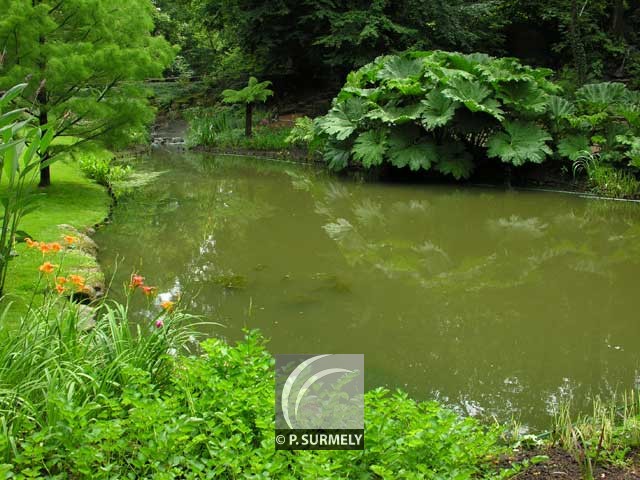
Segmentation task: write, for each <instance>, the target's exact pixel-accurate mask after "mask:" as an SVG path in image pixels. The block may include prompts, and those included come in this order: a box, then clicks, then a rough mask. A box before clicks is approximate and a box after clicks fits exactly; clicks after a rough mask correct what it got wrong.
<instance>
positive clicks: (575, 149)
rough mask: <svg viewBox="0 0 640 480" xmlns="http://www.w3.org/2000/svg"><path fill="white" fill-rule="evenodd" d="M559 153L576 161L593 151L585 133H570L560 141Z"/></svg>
mask: <svg viewBox="0 0 640 480" xmlns="http://www.w3.org/2000/svg"><path fill="white" fill-rule="evenodd" d="M558 153H559V154H560V156H562V157H565V158H568V159H569V160H571V161H572V162H575V161H576V160H577V159H578V158H580V157H583V156H585V155H588V154H589V153H591V148H590V145H589V140H588V139H587V137H585V136H584V135H580V134H577V135H569V136H568V137H565V138H563V139H562V140H560V142H558Z"/></svg>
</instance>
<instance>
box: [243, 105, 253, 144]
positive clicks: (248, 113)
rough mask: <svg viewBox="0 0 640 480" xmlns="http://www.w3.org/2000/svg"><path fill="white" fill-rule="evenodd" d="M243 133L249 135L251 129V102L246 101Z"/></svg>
mask: <svg viewBox="0 0 640 480" xmlns="http://www.w3.org/2000/svg"><path fill="white" fill-rule="evenodd" d="M244 120H245V125H244V134H245V135H246V136H247V137H250V136H251V134H252V131H253V103H247V111H246V113H245V118H244Z"/></svg>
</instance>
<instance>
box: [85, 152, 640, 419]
mask: <svg viewBox="0 0 640 480" xmlns="http://www.w3.org/2000/svg"><path fill="white" fill-rule="evenodd" d="M138 171H143V172H156V173H157V174H158V175H157V177H156V178H155V179H154V180H153V181H151V182H150V183H148V184H147V185H146V186H143V187H138V188H134V189H132V191H131V193H130V194H129V195H127V196H126V197H125V198H124V200H123V201H121V202H120V204H119V205H118V207H117V209H116V211H115V214H114V218H113V223H112V224H110V225H108V226H107V227H105V228H103V229H102V230H101V231H100V232H99V233H98V234H97V241H98V244H99V245H100V248H101V259H100V260H101V263H102V265H103V267H104V268H105V270H106V271H107V272H108V273H109V274H113V275H114V276H115V277H114V278H115V280H114V285H115V286H119V285H121V284H123V283H125V282H126V281H127V279H128V278H129V275H130V274H131V272H132V271H138V272H141V273H142V274H143V275H144V276H145V277H147V279H148V281H149V282H151V283H154V284H156V285H158V287H159V288H160V291H161V292H162V293H163V294H164V296H165V297H166V296H169V295H174V296H176V295H180V296H181V297H182V302H183V304H184V306H185V308H186V309H187V310H189V311H191V312H193V313H195V314H201V315H203V316H204V317H205V318H206V319H207V320H209V321H215V322H219V323H221V324H223V325H224V326H223V327H211V329H210V331H209V332H208V333H210V334H211V335H220V336H223V337H225V338H227V339H229V340H232V341H233V340H237V339H240V338H241V337H242V335H243V334H242V330H243V328H259V329H260V330H261V331H262V332H263V333H264V334H265V335H266V336H267V337H269V338H270V339H271V341H270V343H269V346H270V350H271V351H272V352H273V353H364V354H365V374H366V380H367V383H368V386H369V387H374V386H379V385H385V386H388V387H391V388H396V387H401V388H403V389H404V390H406V391H408V392H409V393H410V394H412V395H413V396H415V397H416V398H420V399H430V398H438V399H440V400H442V401H444V402H446V403H448V404H450V405H453V406H455V407H456V408H459V409H460V410H461V411H463V412H465V413H469V414H473V415H496V416H497V417H498V418H500V419H502V420H505V419H509V418H510V417H511V415H514V416H516V418H519V419H520V420H521V421H523V422H524V423H527V424H529V425H532V426H535V427H537V428H545V427H546V426H547V425H548V420H549V416H548V415H549V413H550V412H551V411H552V410H553V409H554V408H555V406H557V404H558V402H559V401H560V400H562V399H563V398H568V397H570V396H573V398H574V400H575V402H576V403H577V404H578V405H582V406H583V407H584V408H586V398H587V397H589V396H593V395H598V394H601V395H611V394H612V392H614V391H619V392H622V391H624V390H625V389H629V388H632V387H633V386H634V385H637V384H638V382H640V369H639V367H640V349H639V348H638V347H639V339H640V318H638V316H637V311H638V308H637V303H638V301H640V300H639V298H640V297H639V292H640V290H639V287H640V283H639V280H638V279H639V278H640V206H639V205H636V204H626V203H621V202H610V201H600V200H590V199H584V198H579V197H575V196H568V195H562V194H553V193H540V192H503V191H500V190H489V189H480V188H467V187H455V186H432V185H407V184H402V185H400V184H384V183H359V182H355V181H351V180H342V179H337V178H335V177H331V176H328V175H326V174H324V173H322V172H318V171H316V170H313V169H309V168H305V167H300V166H296V165H291V164H282V163H273V162H266V161H264V160H259V159H252V158H245V157H222V156H212V155H205V154H194V153H178V152H172V151H165V150H161V149H158V150H155V151H154V153H152V154H151V155H150V156H149V157H148V158H146V159H144V160H143V161H142V162H141V164H140V165H139V166H138ZM116 265H119V266H118V268H117V269H116V268H115V266H116ZM119 291H120V289H119V288H116V289H114V293H113V295H114V296H117V295H118V292H119ZM136 308H137V309H138V310H139V311H141V312H142V313H143V311H144V309H145V308H146V304H145V303H144V301H142V300H141V299H140V301H139V303H137V304H136Z"/></svg>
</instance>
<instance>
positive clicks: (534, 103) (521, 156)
mask: <svg viewBox="0 0 640 480" xmlns="http://www.w3.org/2000/svg"><path fill="white" fill-rule="evenodd" d="M550 73H551V71H550V70H545V69H534V68H531V67H528V66H524V65H521V64H520V63H519V62H518V61H517V60H515V59H511V58H493V57H490V56H488V55H484V54H470V55H464V54H460V53H448V52H441V51H433V52H415V51H414V52H408V53H404V54H402V55H391V56H385V57H380V58H378V59H376V60H375V61H374V62H372V63H370V64H368V65H365V66H364V67H362V68H361V69H360V70H357V71H355V72H352V73H350V74H349V76H348V77H347V81H346V84H345V85H344V87H343V88H342V90H341V92H340V93H339V94H338V96H337V97H336V98H335V99H334V102H333V107H332V108H331V110H330V111H329V113H328V114H327V115H325V116H324V117H321V118H318V119H316V122H315V124H316V128H317V130H318V132H319V134H320V135H321V136H323V137H324V138H325V140H326V144H325V148H324V158H325V160H326V161H327V163H328V164H329V166H330V167H331V168H333V169H337V170H339V169H342V168H345V167H346V166H348V165H349V164H350V163H356V164H360V165H362V166H363V167H365V168H371V167H374V166H378V165H381V164H382V163H385V162H388V163H390V164H391V165H393V166H395V167H398V168H404V167H408V168H410V169H411V170H420V169H423V170H430V169H435V170H438V171H440V172H442V173H444V174H448V175H453V176H454V177H456V178H466V177H468V176H469V175H470V174H471V172H472V170H473V168H474V163H473V159H474V158H475V159H478V158H479V157H482V156H485V155H486V154H488V155H489V156H490V157H495V158H499V159H500V160H501V161H502V162H505V163H508V164H512V165H515V166H519V165H522V164H524V163H526V162H534V163H540V162H542V161H543V160H544V159H545V158H546V157H547V156H548V155H550V154H551V153H552V152H551V149H550V147H549V146H548V145H547V142H548V141H549V140H551V137H550V135H549V134H548V132H547V131H546V130H545V128H544V127H542V126H541V124H540V122H539V121H538V120H540V119H542V118H543V116H544V115H546V112H547V110H548V105H549V103H550V101H552V98H553V95H552V94H554V93H556V92H558V90H559V89H558V87H556V86H555V85H554V84H553V83H552V82H550V81H549V80H548V79H547V77H548V76H549V75H550ZM560 107H561V105H558V109H559V108H560ZM565 107H566V106H565Z"/></svg>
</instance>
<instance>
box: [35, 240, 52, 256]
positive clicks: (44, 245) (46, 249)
mask: <svg viewBox="0 0 640 480" xmlns="http://www.w3.org/2000/svg"><path fill="white" fill-rule="evenodd" d="M38 248H39V249H40V251H41V252H42V254H43V255H44V254H45V253H49V251H51V247H50V246H49V244H47V243H44V242H42V243H40V244H39V245H38Z"/></svg>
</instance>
